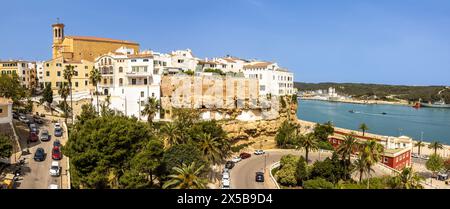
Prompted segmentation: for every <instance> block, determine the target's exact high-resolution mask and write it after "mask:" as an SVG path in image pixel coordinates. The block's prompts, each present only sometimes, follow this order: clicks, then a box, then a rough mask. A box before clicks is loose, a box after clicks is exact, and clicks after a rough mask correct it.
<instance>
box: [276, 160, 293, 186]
mask: <svg viewBox="0 0 450 209" xmlns="http://www.w3.org/2000/svg"><path fill="white" fill-rule="evenodd" d="M276 178H277V181H278V182H279V183H280V184H282V185H285V186H296V185H297V184H298V182H297V178H296V167H295V166H294V165H292V164H287V165H285V166H283V167H282V168H281V169H280V170H278V171H277V173H276Z"/></svg>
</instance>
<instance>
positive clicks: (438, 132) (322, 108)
mask: <svg viewBox="0 0 450 209" xmlns="http://www.w3.org/2000/svg"><path fill="white" fill-rule="evenodd" d="M297 116H298V118H299V119H301V120H306V121H312V122H317V123H324V122H327V121H332V122H333V124H334V125H335V126H336V127H341V128H345V129H352V130H358V128H359V125H360V124H361V123H366V124H367V126H368V127H369V130H368V132H370V133H374V134H379V135H385V136H400V135H405V136H409V137H412V138H413V139H415V140H420V139H423V141H427V142H430V141H440V142H442V143H444V144H450V108H419V109H415V108H412V107H409V106H402V105H384V104H351V103H340V102H329V101H317V100H299V105H298V112H297Z"/></svg>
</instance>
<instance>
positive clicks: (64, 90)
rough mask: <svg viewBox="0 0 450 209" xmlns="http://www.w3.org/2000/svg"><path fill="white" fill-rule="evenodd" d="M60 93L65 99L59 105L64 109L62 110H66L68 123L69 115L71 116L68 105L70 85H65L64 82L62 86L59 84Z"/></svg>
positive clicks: (65, 117) (65, 115)
mask: <svg viewBox="0 0 450 209" xmlns="http://www.w3.org/2000/svg"><path fill="white" fill-rule="evenodd" d="M58 94H59V95H60V96H61V98H62V99H63V102H62V103H60V104H59V105H60V106H59V107H60V108H61V109H62V111H63V112H64V119H65V122H66V124H67V117H68V116H69V113H68V112H69V111H70V110H69V108H68V105H67V97H68V96H69V94H70V91H69V88H68V86H66V85H64V83H62V84H61V85H60V86H59V89H58Z"/></svg>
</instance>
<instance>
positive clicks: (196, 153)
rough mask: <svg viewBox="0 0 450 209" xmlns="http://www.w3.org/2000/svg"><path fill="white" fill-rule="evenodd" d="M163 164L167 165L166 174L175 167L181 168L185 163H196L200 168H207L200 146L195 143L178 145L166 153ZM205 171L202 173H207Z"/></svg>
mask: <svg viewBox="0 0 450 209" xmlns="http://www.w3.org/2000/svg"><path fill="white" fill-rule="evenodd" d="M163 162H164V164H165V172H166V173H167V172H169V173H170V172H171V171H172V168H173V167H177V166H181V165H182V164H183V163H184V164H187V165H190V164H191V163H193V162H195V164H196V165H198V166H202V167H203V166H206V165H207V162H206V161H205V160H204V157H203V155H202V152H201V151H200V150H199V148H198V146H197V145H196V144H193V143H187V144H176V145H174V146H172V147H170V148H169V149H168V150H167V151H166V152H164V156H163ZM206 171H207V170H206V169H205V170H204V171H203V170H202V172H206Z"/></svg>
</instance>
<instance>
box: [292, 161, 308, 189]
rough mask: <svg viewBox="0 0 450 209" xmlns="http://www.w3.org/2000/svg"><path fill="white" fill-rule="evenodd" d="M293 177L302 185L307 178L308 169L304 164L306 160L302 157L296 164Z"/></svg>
mask: <svg viewBox="0 0 450 209" xmlns="http://www.w3.org/2000/svg"><path fill="white" fill-rule="evenodd" d="M295 177H296V178H297V182H298V184H302V183H303V182H304V181H306V180H307V179H308V177H309V173H308V167H307V164H306V160H305V158H304V157H303V156H300V158H299V160H298V162H297V167H296V171H295Z"/></svg>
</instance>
